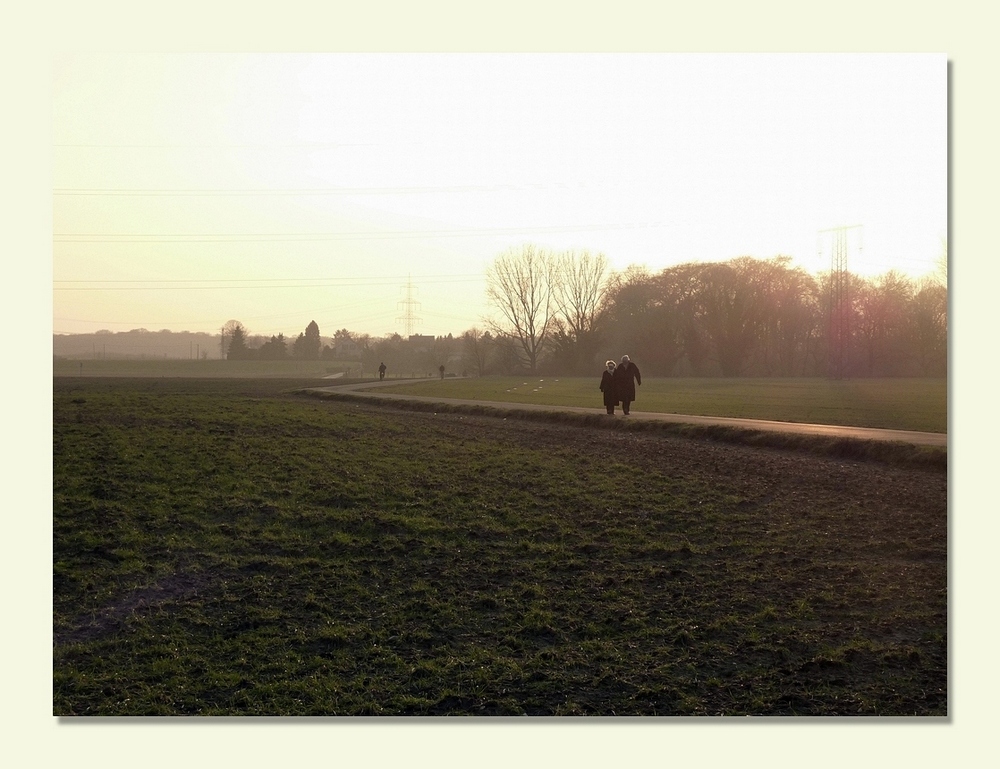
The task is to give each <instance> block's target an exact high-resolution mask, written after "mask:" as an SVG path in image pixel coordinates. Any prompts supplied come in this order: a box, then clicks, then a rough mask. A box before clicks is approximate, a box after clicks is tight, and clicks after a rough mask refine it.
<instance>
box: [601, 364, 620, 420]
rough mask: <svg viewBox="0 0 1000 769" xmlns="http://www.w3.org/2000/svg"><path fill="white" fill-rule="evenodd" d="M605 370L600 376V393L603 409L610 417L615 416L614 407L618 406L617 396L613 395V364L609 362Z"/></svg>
mask: <svg viewBox="0 0 1000 769" xmlns="http://www.w3.org/2000/svg"><path fill="white" fill-rule="evenodd" d="M605 365H606V366H607V369H606V370H605V371H604V373H603V374H601V392H603V393H604V408H606V409H607V410H608V413H609V414H610V415H611V416H614V415H615V406H617V405H618V396H617V395H615V362H614V361H613V360H609V361H608V362H607V363H606V364H605Z"/></svg>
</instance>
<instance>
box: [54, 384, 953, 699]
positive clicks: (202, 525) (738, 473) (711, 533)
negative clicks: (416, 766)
mask: <svg viewBox="0 0 1000 769" xmlns="http://www.w3.org/2000/svg"><path fill="white" fill-rule="evenodd" d="M308 382H309V380H298V381H291V380H288V381H284V380H275V379H258V380H252V379H234V378H227V379H215V380H206V379H183V378H163V379H153V378H149V377H145V378H137V379H112V378H87V377H77V378H56V379H55V380H54V381H53V396H54V397H53V436H52V438H53V464H52V469H53V489H52V504H53V521H52V523H53V541H52V544H53V594H52V597H53V641H54V643H53V714H55V715H103V716H135V715H196V714H197V715H225V716H238V715H272V716H278V715H362V716H373V715H439V714H441V715H443V714H449V715H504V716H513V715H598V716H611V715H618V716H629V715H674V716H677V715H731V716H735V715H810V716H824V715H830V716H833V715H839V716H847V715H882V716H913V715H924V716H928V715H929V716H945V715H948V713H949V706H948V692H947V685H948V621H947V608H948V607H947V586H948V579H947V576H948V575H947V563H948V558H947V556H948V542H947V524H948V516H947V474H946V473H945V472H942V471H941V470H940V469H934V470H920V469H913V468H905V467H894V466H887V465H884V464H881V463H877V462H859V461H847V460H844V459H842V458H840V457H817V456H811V455H809V454H806V453H799V452H790V451H784V450H782V451H775V450H770V449H758V448H752V447H748V446H736V445H727V444H719V443H716V442H714V441H709V440H692V439H688V438H685V437H683V436H678V435H669V434H662V433H645V432H643V431H639V430H633V429H625V428H626V427H628V426H630V425H635V424H638V423H635V422H632V423H627V422H625V421H624V420H618V421H616V422H614V424H616V425H621V426H622V429H592V428H590V427H589V426H588V425H587V424H586V422H585V421H580V422H579V424H573V423H569V424H554V423H548V422H545V421H532V420H521V419H503V418H498V417H490V416H470V415H466V414H457V413H440V414H434V413H433V412H430V411H428V412H419V413H418V412H413V411H406V410H402V409H396V408H393V407H392V406H391V405H390V404H386V403H371V402H354V401H347V400H334V401H324V400H320V399H317V398H315V397H309V396H305V395H299V394H295V393H293V392H292V390H294V389H295V388H298V387H303V386H306V385H307V384H308ZM438 384H440V383H438ZM445 384H456V385H458V384H461V383H450V382H446V383H445ZM650 384H652V383H650ZM644 387H645V385H644Z"/></svg>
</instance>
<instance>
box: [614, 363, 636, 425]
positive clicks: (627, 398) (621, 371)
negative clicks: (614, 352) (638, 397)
mask: <svg viewBox="0 0 1000 769" xmlns="http://www.w3.org/2000/svg"><path fill="white" fill-rule="evenodd" d="M637 384H639V385H641V384H642V375H641V374H640V373H639V367H638V366H636V365H635V364H634V363H633V362H632V361H631V360H630V359H629V357H628V356H627V355H623V356H622V362H621V365H620V366H618V368H616V369H615V395H616V396H617V398H618V400H620V401H621V402H622V413H623V414H624V415H625V416H628V409H629V406H630V405H631V403H632V401H634V400H635V386H636V385H637Z"/></svg>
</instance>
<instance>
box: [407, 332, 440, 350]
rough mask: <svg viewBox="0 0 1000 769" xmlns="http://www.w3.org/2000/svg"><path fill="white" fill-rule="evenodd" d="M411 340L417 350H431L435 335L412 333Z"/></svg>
mask: <svg viewBox="0 0 1000 769" xmlns="http://www.w3.org/2000/svg"><path fill="white" fill-rule="evenodd" d="M409 342H410V345H411V346H412V347H413V349H414V350H415V351H421V350H430V349H431V348H432V347H433V346H434V337H433V336H430V335H428V334H410V337H409Z"/></svg>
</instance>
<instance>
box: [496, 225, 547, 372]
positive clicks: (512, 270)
mask: <svg viewBox="0 0 1000 769" xmlns="http://www.w3.org/2000/svg"><path fill="white" fill-rule="evenodd" d="M554 272H555V259H554V258H553V256H552V254H551V253H549V252H548V251H545V250H543V249H540V248H538V247H536V246H533V245H530V244H529V245H524V246H521V247H520V248H512V249H510V250H508V251H506V252H505V253H503V254H501V255H500V256H498V257H497V258H496V260H495V261H494V262H493V264H492V265H491V266H490V267H489V269H488V270H487V271H486V295H487V297H488V298H489V300H490V302H491V303H492V304H493V305H494V306H496V308H497V309H498V310H499V311H500V314H501V316H502V318H503V320H502V321H501V322H494V323H491V325H492V326H493V329H494V331H495V332H496V333H497V334H500V335H505V336H509V337H511V338H512V339H514V340H515V341H516V342H517V343H518V347H519V352H520V353H521V354H522V355H523V358H524V361H525V362H526V363H527V364H528V368H529V369H530V370H531V371H535V369H536V367H537V365H538V358H539V355H540V354H541V353H542V351H543V350H544V349H545V345H546V343H547V341H548V336H549V333H550V331H551V329H552V320H553V318H552V315H553V312H552V311H553V304H554V303H553V297H552V288H553V282H554V277H555V276H554Z"/></svg>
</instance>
